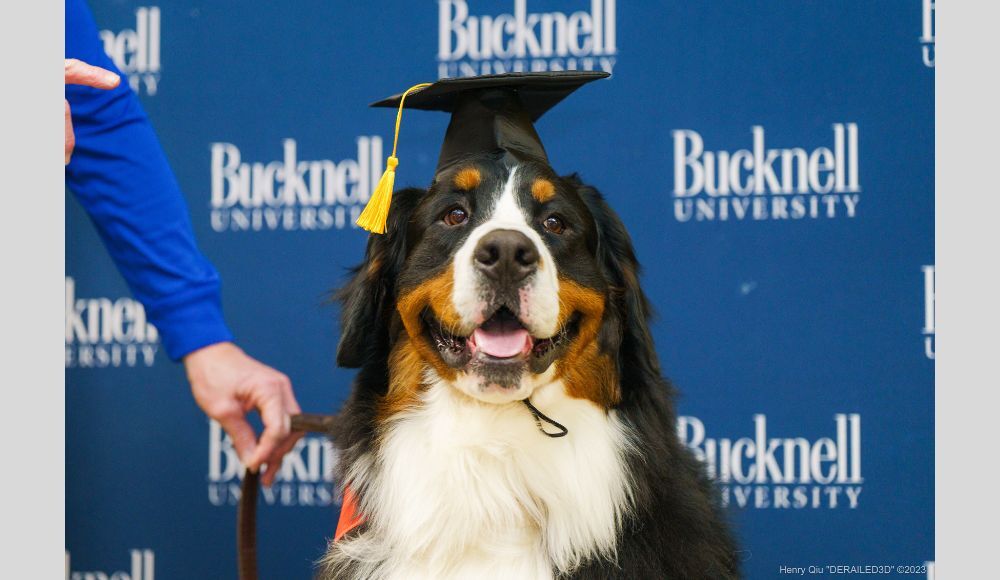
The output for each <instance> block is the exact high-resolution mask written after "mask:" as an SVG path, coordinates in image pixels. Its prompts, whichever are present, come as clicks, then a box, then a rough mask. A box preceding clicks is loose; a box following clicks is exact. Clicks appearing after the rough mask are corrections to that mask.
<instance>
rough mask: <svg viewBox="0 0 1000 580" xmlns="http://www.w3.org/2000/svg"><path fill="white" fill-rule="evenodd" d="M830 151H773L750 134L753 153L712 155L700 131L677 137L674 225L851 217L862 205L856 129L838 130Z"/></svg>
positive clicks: (756, 133) (760, 133)
mask: <svg viewBox="0 0 1000 580" xmlns="http://www.w3.org/2000/svg"><path fill="white" fill-rule="evenodd" d="M832 128H833V144H832V147H827V146H820V147H812V148H805V147H789V148H781V149H768V148H767V146H766V144H765V131H764V127H760V126H755V127H752V128H751V130H750V133H751V135H752V143H751V147H750V148H749V149H739V150H736V151H707V150H706V146H705V140H704V139H703V138H702V136H701V134H700V133H698V132H697V131H692V130H689V129H683V130H676V131H673V139H674V191H673V197H674V219H676V220H677V221H679V222H688V221H692V220H693V221H716V220H717V221H727V220H734V221H743V220H754V221H758V220H800V219H821V218H838V217H845V218H853V217H854V216H855V215H857V211H858V203H859V202H860V201H861V195H860V193H861V184H860V182H859V179H860V178H859V176H858V126H857V125H856V124H855V123H834V124H833V126H832Z"/></svg>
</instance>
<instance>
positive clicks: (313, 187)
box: [211, 136, 384, 232]
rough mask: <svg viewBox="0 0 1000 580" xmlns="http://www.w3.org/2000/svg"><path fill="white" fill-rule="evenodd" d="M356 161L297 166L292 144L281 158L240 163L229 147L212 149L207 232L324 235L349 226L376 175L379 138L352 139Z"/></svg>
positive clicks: (379, 171) (288, 143)
mask: <svg viewBox="0 0 1000 580" xmlns="http://www.w3.org/2000/svg"><path fill="white" fill-rule="evenodd" d="M356 141H357V152H358V155H357V158H356V159H344V160H342V161H340V162H335V161H331V160H329V159H321V160H317V161H299V158H298V144H297V143H296V142H295V139H285V140H284V141H283V142H282V147H281V149H282V158H281V160H279V161H270V162H267V163H245V162H243V161H242V156H241V154H240V149H239V147H237V146H236V145H234V144H232V143H212V145H211V150H212V161H211V167H212V202H211V203H212V212H211V222H212V229H213V230H215V231H217V232H227V231H229V232H238V231H261V230H329V229H338V230H339V229H344V228H345V227H357V226H356V225H355V224H354V222H355V221H356V220H357V219H358V216H359V215H361V210H362V209H363V208H364V205H365V203H367V201H368V196H369V194H370V192H371V191H372V189H373V188H374V186H375V184H376V183H378V180H379V178H380V176H381V175H382V159H384V158H383V157H382V138H381V137H376V136H372V137H358V138H357V140H356Z"/></svg>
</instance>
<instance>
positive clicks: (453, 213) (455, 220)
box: [443, 206, 469, 226]
mask: <svg viewBox="0 0 1000 580" xmlns="http://www.w3.org/2000/svg"><path fill="white" fill-rule="evenodd" d="M443 219H444V223H446V224H448V225H449V226H457V225H461V224H464V223H465V222H466V221H468V219H469V212H467V211H465V210H464V209H462V208H460V207H458V206H456V207H453V208H451V209H449V210H448V211H447V212H445V214H444V218H443Z"/></svg>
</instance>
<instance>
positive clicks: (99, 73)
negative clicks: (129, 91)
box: [65, 58, 122, 89]
mask: <svg viewBox="0 0 1000 580" xmlns="http://www.w3.org/2000/svg"><path fill="white" fill-rule="evenodd" d="M65 77H66V84H67V85H86V86H88V87H94V88H97V89H113V88H115V87H117V86H118V84H119V83H121V82H122V79H121V77H119V76H118V75H117V74H115V73H113V72H111V71H109V70H107V69H103V68H101V67H98V66H93V65H89V64H87V63H85V62H82V61H79V60H77V59H75V58H67V59H66V75H65Z"/></svg>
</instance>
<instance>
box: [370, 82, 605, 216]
mask: <svg viewBox="0 0 1000 580" xmlns="http://www.w3.org/2000/svg"><path fill="white" fill-rule="evenodd" d="M608 76H610V75H608V73H606V72H599V71H554V72H535V73H506V74H498V75H483V76H478V77H464V78H451V79H442V80H439V81H437V82H435V83H425V84H421V85H416V86H414V87H411V88H410V89H409V90H407V91H406V92H404V93H400V94H398V95H395V96H392V97H389V98H387V99H384V100H381V101H378V102H376V103H372V105H371V106H373V107H395V108H398V110H399V113H398V114H397V116H396V138H397V139H398V137H399V121H400V118H401V117H402V113H403V109H404V108H406V109H422V110H425V111H444V112H447V113H451V123H450V124H449V125H448V131H447V132H446V133H445V137H444V144H443V145H442V146H441V155H440V156H439V157H438V164H437V169H436V170H435V173H440V172H441V171H442V170H443V169H445V168H447V167H449V166H451V165H452V164H454V163H455V162H456V161H459V160H460V159H462V158H465V157H468V156H469V155H474V154H476V153H484V152H494V151H498V150H500V151H504V152H505V153H506V154H509V155H511V156H513V157H514V158H515V159H517V160H526V159H534V160H537V161H541V162H543V163H548V157H547V156H546V155H545V148H544V147H543V146H542V142H541V140H540V139H539V138H538V133H537V132H535V126H534V122H535V121H537V120H538V119H539V118H540V117H541V116H542V115H543V114H545V112H546V111H548V110H549V109H551V108H552V107H554V106H555V105H557V104H559V102H560V101H562V100H563V99H565V98H566V97H567V96H568V95H569V94H570V93H572V92H573V91H575V90H576V89H578V88H580V87H581V86H583V85H585V84H587V83H589V82H591V81H595V80H598V79H603V78H607V77H608ZM397 164H398V160H397V159H396V142H395V140H394V141H393V145H392V155H391V156H390V157H389V159H388V160H387V162H386V171H385V174H384V175H383V176H382V179H381V180H380V181H379V184H378V186H377V187H376V189H375V193H373V194H372V196H371V198H370V199H369V201H368V205H367V206H366V207H365V210H364V211H363V212H362V213H361V216H360V217H359V218H358V225H359V226H361V227H362V228H364V229H366V230H368V231H371V232H374V233H384V232H385V221H386V218H387V217H388V214H389V203H390V200H391V196H392V185H393V181H394V177H395V168H396V165H397Z"/></svg>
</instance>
